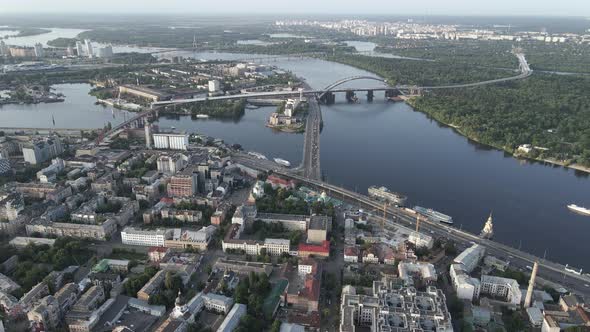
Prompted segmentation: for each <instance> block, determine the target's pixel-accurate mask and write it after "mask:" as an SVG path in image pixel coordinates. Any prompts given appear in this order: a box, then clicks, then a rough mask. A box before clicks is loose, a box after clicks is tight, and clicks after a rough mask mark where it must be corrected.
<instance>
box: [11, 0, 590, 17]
mask: <svg viewBox="0 0 590 332" xmlns="http://www.w3.org/2000/svg"><path fill="white" fill-rule="evenodd" d="M225 3H226V5H225V6H218V4H216V3H200V4H198V6H195V4H194V3H193V2H191V1H188V0H175V1H172V2H167V3H159V2H158V3H153V4H152V5H151V6H144V3H143V2H140V1H138V0H126V1H114V0H105V1H102V2H100V3H93V2H89V1H78V2H76V3H75V4H73V3H71V2H70V1H66V0H56V1H52V2H46V1H41V0H20V1H15V0H8V1H4V4H2V5H0V14H2V13H62V14H63V13H88V12H90V13H107V12H108V13H112V12H113V11H114V10H113V9H116V11H117V12H118V13H138V14H155V13H166V14H172V13H185V14H205V15H206V14H220V13H225V14H228V13H229V14H238V13H239V14H273V13H291V14H305V13H314V14H380V15H396V14H399V15H464V16H490V15H507V16H520V15H525V16H577V17H583V16H590V3H589V2H583V1H578V0H565V1H562V2H560V3H559V6H556V4H555V3H551V2H548V1H542V2H536V1H528V0H527V1H519V2H513V1H508V0H500V1H495V2H490V1H477V2H474V1H468V0H450V1H445V2H440V1H435V0H420V1H414V2H411V3H407V2H391V1H385V0H369V1H364V2H362V3H359V2H351V1H346V2H344V3H343V2H341V1H333V0H329V1H322V2H315V1H311V0H301V1H298V2H297V3H296V6H294V5H293V2H290V1H286V0H280V1H272V2H271V1H264V0H254V1H249V2H247V3H244V2H242V1H237V0H228V1H226V2H225Z"/></svg>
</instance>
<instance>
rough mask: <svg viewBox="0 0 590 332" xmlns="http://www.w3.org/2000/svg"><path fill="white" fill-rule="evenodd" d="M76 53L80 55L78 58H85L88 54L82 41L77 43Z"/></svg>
mask: <svg viewBox="0 0 590 332" xmlns="http://www.w3.org/2000/svg"><path fill="white" fill-rule="evenodd" d="M76 53H78V57H83V56H84V54H85V53H86V52H85V50H84V44H82V42H81V41H79V40H78V41H76Z"/></svg>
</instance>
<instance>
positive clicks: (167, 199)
mask: <svg viewBox="0 0 590 332" xmlns="http://www.w3.org/2000/svg"><path fill="white" fill-rule="evenodd" d="M160 202H162V203H167V204H174V199H172V198H170V197H162V199H160Z"/></svg>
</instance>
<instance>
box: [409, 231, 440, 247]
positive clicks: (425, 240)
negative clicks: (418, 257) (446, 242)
mask: <svg viewBox="0 0 590 332" xmlns="http://www.w3.org/2000/svg"><path fill="white" fill-rule="evenodd" d="M408 242H410V243H412V244H414V246H416V248H420V247H422V248H428V249H432V246H433V245H434V241H433V240H432V236H430V235H426V234H423V233H420V232H412V233H410V235H409V236H408Z"/></svg>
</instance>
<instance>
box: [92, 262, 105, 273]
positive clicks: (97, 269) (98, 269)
mask: <svg viewBox="0 0 590 332" xmlns="http://www.w3.org/2000/svg"><path fill="white" fill-rule="evenodd" d="M108 269H109V262H108V261H107V260H106V259H102V260H101V261H100V262H98V263H97V264H96V265H94V266H93V267H92V272H106V270H108Z"/></svg>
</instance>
